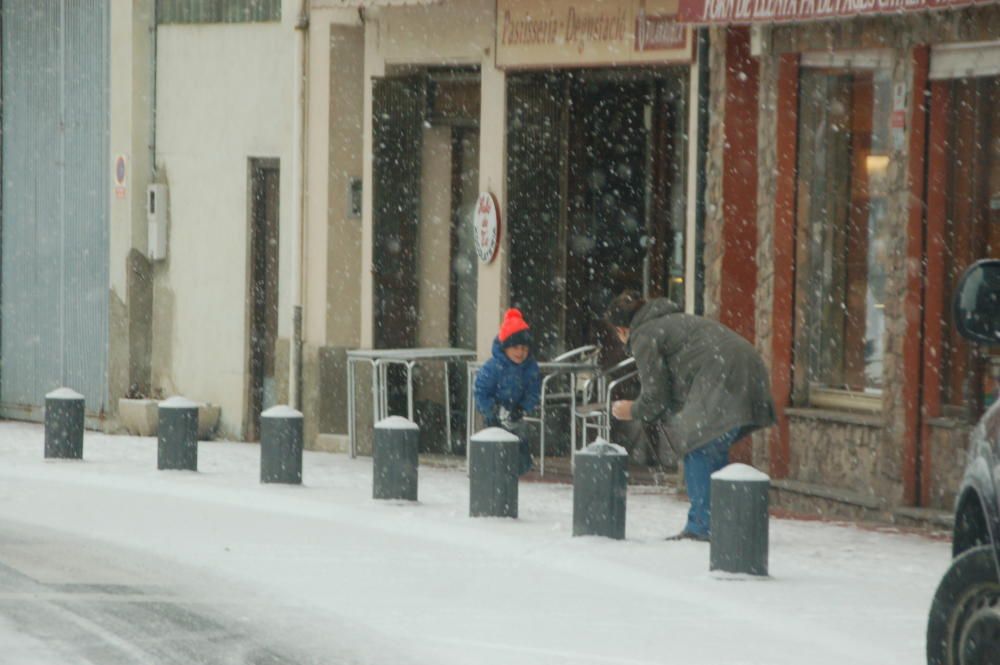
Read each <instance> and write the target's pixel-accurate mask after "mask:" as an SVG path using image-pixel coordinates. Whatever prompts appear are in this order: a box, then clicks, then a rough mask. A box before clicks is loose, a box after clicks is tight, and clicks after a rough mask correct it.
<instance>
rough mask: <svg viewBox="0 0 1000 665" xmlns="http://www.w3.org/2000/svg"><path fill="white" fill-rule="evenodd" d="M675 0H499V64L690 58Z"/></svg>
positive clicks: (690, 49) (687, 38)
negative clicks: (620, 0)
mask: <svg viewBox="0 0 1000 665" xmlns="http://www.w3.org/2000/svg"><path fill="white" fill-rule="evenodd" d="M677 3H678V0H626V1H624V2H615V3H610V2H607V1H606V0H554V1H552V2H545V3H540V2H537V0H497V35H496V40H497V49H496V51H497V56H496V57H497V66H498V67H501V68H517V67H520V68H534V67H553V66H560V65H568V66H588V65H594V66H601V65H629V64H641V63H654V62H655V63H669V62H691V59H692V54H693V52H694V51H693V47H692V42H691V29H690V28H688V27H687V26H685V25H682V24H681V23H679V22H678V20H677Z"/></svg>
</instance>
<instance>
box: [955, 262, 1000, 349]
mask: <svg viewBox="0 0 1000 665" xmlns="http://www.w3.org/2000/svg"><path fill="white" fill-rule="evenodd" d="M953 307H954V316H955V327H956V328H957V329H958V332H959V334H961V335H962V337H964V338H966V339H967V340H969V341H970V342H977V343H979V344H1000V259H986V260H983V261H977V262H976V263H973V264H972V265H971V266H970V267H969V268H968V269H967V270H966V271H965V274H964V275H962V279H960V280H959V282H958V288H957V289H955V296H954V304H953Z"/></svg>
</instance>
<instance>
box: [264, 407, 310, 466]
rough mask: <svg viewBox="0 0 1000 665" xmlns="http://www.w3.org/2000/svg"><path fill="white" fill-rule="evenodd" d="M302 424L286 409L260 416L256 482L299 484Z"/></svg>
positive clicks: (291, 410)
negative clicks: (258, 465)
mask: <svg viewBox="0 0 1000 665" xmlns="http://www.w3.org/2000/svg"><path fill="white" fill-rule="evenodd" d="M302 424H303V422H302V413H301V412H300V411H296V410H295V409H293V408H292V407H290V406H272V407H271V408H270V409H268V410H267V411H264V412H263V413H261V414H260V482H262V483H288V484H289V485H301V484H302Z"/></svg>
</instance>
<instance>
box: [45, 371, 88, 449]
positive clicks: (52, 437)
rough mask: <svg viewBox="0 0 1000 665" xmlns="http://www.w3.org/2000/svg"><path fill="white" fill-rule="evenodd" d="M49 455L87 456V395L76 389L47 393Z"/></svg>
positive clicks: (46, 428) (46, 447) (46, 440)
mask: <svg viewBox="0 0 1000 665" xmlns="http://www.w3.org/2000/svg"><path fill="white" fill-rule="evenodd" d="M45 458H46V459H83V395H81V394H80V393H78V392H76V391H75V390H70V389H69V388H59V389H58V390H53V391H52V392H50V393H49V394H47V395H46V396H45Z"/></svg>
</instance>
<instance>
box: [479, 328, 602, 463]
mask: <svg viewBox="0 0 1000 665" xmlns="http://www.w3.org/2000/svg"><path fill="white" fill-rule="evenodd" d="M596 351H597V347H596V346H594V345H592V344H588V345H585V346H580V347H577V348H575V349H572V350H570V351H567V352H565V353H562V354H560V355H558V356H556V357H555V358H554V359H553V360H552V361H551V362H547V363H540V364H541V365H542V366H543V368H544V367H545V366H546V365H548V366H550V367H551V365H552V364H554V363H570V362H581V361H583V360H584V359H585V358H586V357H587V356H588V355H591V354H593V353H595V352H596ZM482 366H483V363H482V362H479V361H470V362H469V363H468V364H467V378H468V381H467V386H468V388H467V392H466V420H465V425H466V426H465V434H466V456H468V441H469V439H471V438H472V434H473V430H474V429H475V423H476V401H475V400H476V398H475V382H476V374H478V373H479V369H480V368H481V367H482ZM564 376H568V377H569V388H568V391H567V392H562V393H553V394H551V395H550V394H549V387H550V385H551V384H552V382H553V380H554V379H555V378H556V377H564ZM575 390H576V373H575V372H560V371H558V368H556V369H555V370H554V371H551V372H549V373H547V374H546V375H545V376H544V377H543V378H542V391H541V392H542V394H541V399H540V401H539V405H538V415H537V416H525V418H524V419H525V420H526V421H528V422H531V423H537V424H538V426H539V430H540V432H539V454H540V457H541V460H540V461H539V468H538V473H539V475H542V476H544V475H545V414H546V407H547V406H548V405H549V404H550V403H551V402H552V401H553V400H556V401H562V400H568V401H569V402H570V404H571V405H575V400H574V399H573V397H574V391H575ZM575 425H576V421H575V420H574V419H573V416H572V413H571V414H570V430H571V431H570V441H571V446H570V448H571V450H572V451H574V452H575V446H573V445H572V442H573V441H574V440H575V439H576V432H575Z"/></svg>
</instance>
